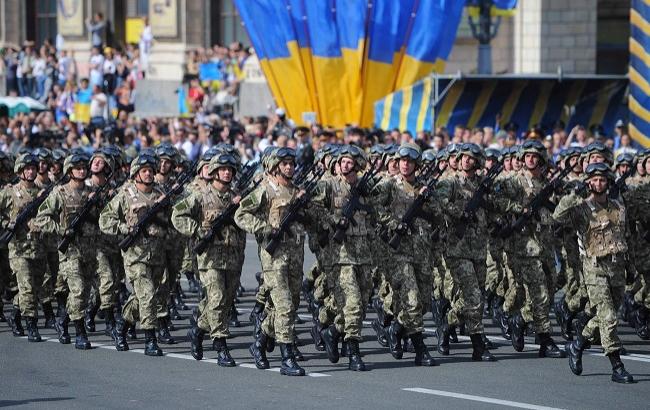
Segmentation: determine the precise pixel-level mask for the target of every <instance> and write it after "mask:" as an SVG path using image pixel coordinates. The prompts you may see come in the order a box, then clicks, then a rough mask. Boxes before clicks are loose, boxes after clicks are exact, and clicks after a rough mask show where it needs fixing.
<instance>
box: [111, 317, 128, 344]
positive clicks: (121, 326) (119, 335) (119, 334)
mask: <svg viewBox="0 0 650 410" xmlns="http://www.w3.org/2000/svg"><path fill="white" fill-rule="evenodd" d="M130 327H131V324H130V323H128V322H127V321H125V320H124V319H120V320H118V321H117V322H116V324H115V328H114V329H113V340H115V350H117V351H118V352H126V351H128V350H129V344H128V343H127V341H126V333H127V331H128V330H129V328H130Z"/></svg>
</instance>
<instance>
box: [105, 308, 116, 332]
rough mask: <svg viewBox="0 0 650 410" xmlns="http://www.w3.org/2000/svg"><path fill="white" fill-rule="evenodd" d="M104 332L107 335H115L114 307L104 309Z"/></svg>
mask: <svg viewBox="0 0 650 410" xmlns="http://www.w3.org/2000/svg"><path fill="white" fill-rule="evenodd" d="M104 323H105V326H104V334H105V335H106V336H111V337H112V336H113V330H114V329H115V316H114V315H113V308H108V309H104Z"/></svg>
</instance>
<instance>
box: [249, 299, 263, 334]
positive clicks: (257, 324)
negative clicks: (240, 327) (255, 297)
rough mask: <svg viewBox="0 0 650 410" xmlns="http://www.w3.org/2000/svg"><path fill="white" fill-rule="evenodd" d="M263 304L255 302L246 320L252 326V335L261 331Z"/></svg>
mask: <svg viewBox="0 0 650 410" xmlns="http://www.w3.org/2000/svg"><path fill="white" fill-rule="evenodd" d="M264 307H265V305H264V303H260V302H255V305H254V306H253V310H251V314H250V316H248V320H250V322H251V323H252V324H253V335H257V334H258V333H259V332H261V331H262V321H263V320H264Z"/></svg>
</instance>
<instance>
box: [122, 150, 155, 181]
mask: <svg viewBox="0 0 650 410" xmlns="http://www.w3.org/2000/svg"><path fill="white" fill-rule="evenodd" d="M146 167H151V169H153V170H154V171H155V170H156V169H158V158H156V157H155V156H154V155H151V154H150V153H146V152H145V153H140V155H138V156H137V157H135V158H134V159H133V161H132V162H131V172H130V173H129V177H130V178H135V176H136V175H137V173H138V172H139V171H140V170H141V169H142V168H146Z"/></svg>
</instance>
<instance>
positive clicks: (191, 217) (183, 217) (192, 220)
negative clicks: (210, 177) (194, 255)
mask: <svg viewBox="0 0 650 410" xmlns="http://www.w3.org/2000/svg"><path fill="white" fill-rule="evenodd" d="M200 211H201V204H200V201H198V198H197V197H196V195H195V194H190V195H189V196H187V197H185V198H184V199H181V200H180V201H178V202H177V203H176V205H174V208H173V209H172V218H171V219H172V225H174V228H176V230H177V231H178V232H180V233H181V234H182V235H185V236H193V235H195V234H196V231H197V230H198V229H199V223H198V222H197V219H198V218H197V216H198V215H199V214H200Z"/></svg>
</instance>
